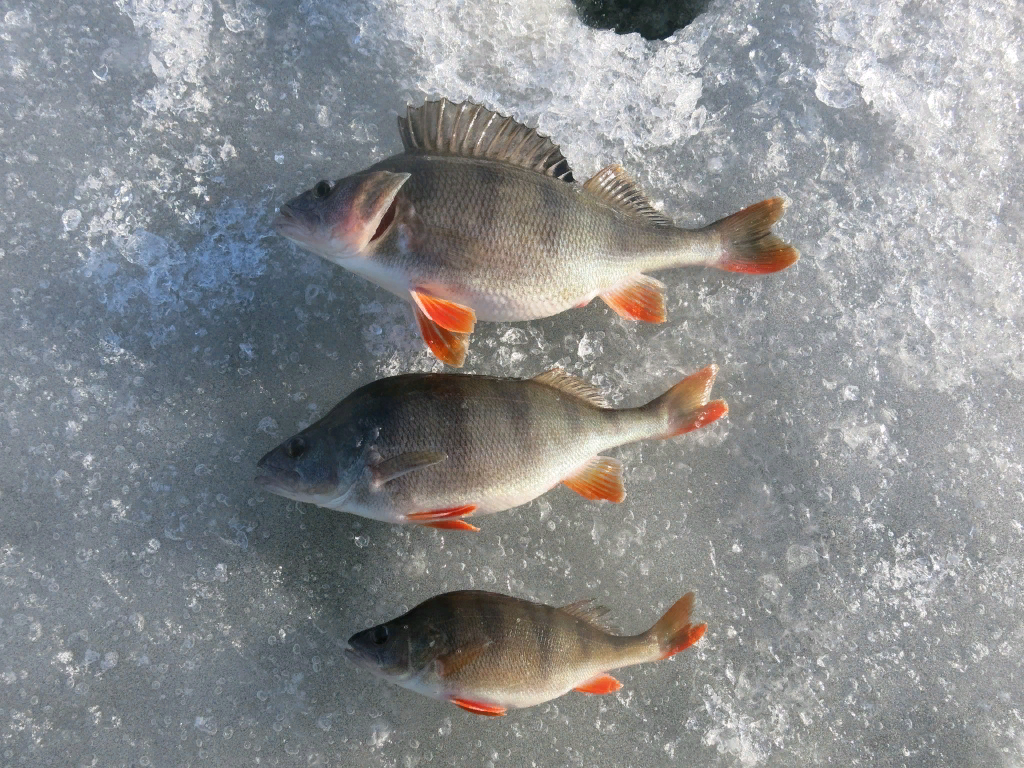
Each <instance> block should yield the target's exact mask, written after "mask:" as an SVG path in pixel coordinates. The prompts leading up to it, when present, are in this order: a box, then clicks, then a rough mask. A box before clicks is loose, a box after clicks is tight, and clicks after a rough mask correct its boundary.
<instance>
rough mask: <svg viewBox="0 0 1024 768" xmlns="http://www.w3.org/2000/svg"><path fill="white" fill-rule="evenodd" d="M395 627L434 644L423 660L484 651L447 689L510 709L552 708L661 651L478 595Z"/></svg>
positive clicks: (449, 678) (426, 609) (443, 599)
mask: <svg viewBox="0 0 1024 768" xmlns="http://www.w3.org/2000/svg"><path fill="white" fill-rule="evenodd" d="M396 623H400V624H402V625H403V626H406V625H407V628H406V629H405V630H404V631H407V632H408V633H409V636H410V638H411V639H412V641H413V642H414V643H416V642H421V643H422V642H425V641H426V639H427V638H428V637H429V638H431V639H432V640H435V642H436V645H435V646H434V647H433V648H426V647H424V648H420V649H418V650H419V652H420V654H422V660H423V661H426V660H427V658H426V657H427V656H430V655H434V656H436V655H439V654H440V655H444V654H448V653H451V652H452V651H454V650H456V649H457V650H459V651H461V652H467V651H468V652H469V653H470V654H473V652H474V650H475V649H477V648H482V649H483V650H482V651H481V652H480V653H479V654H476V655H474V656H473V659H472V661H470V662H468V663H466V664H465V665H463V666H460V667H459V668H458V669H455V670H452V671H451V672H450V673H449V674H447V675H446V676H445V678H444V680H443V684H444V686H445V687H446V688H448V689H449V690H452V691H453V692H457V693H458V694H460V695H464V696H465V695H469V696H470V697H472V695H474V694H475V695H477V696H479V697H481V698H484V699H490V700H497V701H501V702H503V703H506V704H509V705H511V706H520V707H522V706H530V705H532V704H535V703H539V702H541V701H547V700H549V699H552V698H554V697H556V696H559V695H561V694H562V693H565V692H566V691H568V690H570V689H572V688H574V687H576V686H577V685H580V684H581V683H583V682H585V681H587V680H589V679H590V678H592V677H593V676H595V675H597V674H599V673H601V672H602V671H604V670H606V669H608V668H610V667H617V666H621V665H625V664H630V663H636V662H638V661H646V660H649V659H650V658H651V656H652V655H654V653H655V652H656V651H655V649H654V648H653V647H652V645H651V643H650V641H649V640H647V638H645V637H644V636H632V637H631V636H618V635H613V634H611V633H609V632H605V631H604V630H602V629H600V628H598V627H595V626H594V625H592V624H589V623H587V622H585V621H582V620H580V619H578V618H576V617H574V616H571V615H569V614H567V613H566V612H564V611H562V610H561V609H559V608H555V607H553V606H549V605H544V604H542V603H534V602H530V601H528V600H520V599H517V598H514V597H508V596H505V595H500V594H496V593H488V592H479V591H472V590H470V591H462V592H453V593H448V594H445V595H439V596H438V597H436V598H432V599H430V600H427V601H426V602H424V603H422V604H421V605H419V606H417V607H416V608H415V609H413V610H412V611H410V612H409V614H407V615H406V616H404V617H402V619H401V620H400V621H399V622H396ZM456 658H457V657H456Z"/></svg>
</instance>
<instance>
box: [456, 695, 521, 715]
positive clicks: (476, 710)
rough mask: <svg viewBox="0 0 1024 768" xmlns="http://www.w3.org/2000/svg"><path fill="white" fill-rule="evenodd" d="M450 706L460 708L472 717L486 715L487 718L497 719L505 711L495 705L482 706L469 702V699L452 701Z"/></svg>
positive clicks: (481, 703)
mask: <svg viewBox="0 0 1024 768" xmlns="http://www.w3.org/2000/svg"><path fill="white" fill-rule="evenodd" d="M452 704H454V705H455V706H457V707H462V708H463V709H464V710H466V711H467V712H472V713H473V714H474V715H488V716H489V717H498V716H499V715H504V714H505V712H506V711H507V710H506V709H505V708H504V707H499V706H497V705H496V704H484V703H483V702H479V701H471V700H470V699H457V698H455V699H452Z"/></svg>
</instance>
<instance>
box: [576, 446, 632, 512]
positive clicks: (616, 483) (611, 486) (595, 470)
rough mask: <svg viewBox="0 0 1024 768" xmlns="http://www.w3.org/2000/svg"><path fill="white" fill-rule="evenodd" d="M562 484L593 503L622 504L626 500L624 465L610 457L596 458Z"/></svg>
mask: <svg viewBox="0 0 1024 768" xmlns="http://www.w3.org/2000/svg"><path fill="white" fill-rule="evenodd" d="M562 482H563V483H565V485H566V486H567V487H568V488H570V489H571V490H573V491H576V493H578V494H579V495H580V496H582V497H584V498H586V499H590V500H591V501H599V500H604V501H614V502H620V501H622V500H623V499H624V498H626V490H625V489H624V488H623V487H622V463H621V462H620V461H619V460H618V459H612V458H609V457H608V456H595V457H594V458H592V459H591V460H590V461H588V462H587V463H586V464H584V465H583V466H582V467H580V468H579V469H577V470H576V471H575V472H573V473H572V474H571V475H569V477H567V478H565V479H564V480H563V481H562Z"/></svg>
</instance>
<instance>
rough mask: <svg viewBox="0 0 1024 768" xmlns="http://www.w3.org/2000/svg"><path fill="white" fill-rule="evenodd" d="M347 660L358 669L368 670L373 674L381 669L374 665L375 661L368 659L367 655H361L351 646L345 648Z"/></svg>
mask: <svg viewBox="0 0 1024 768" xmlns="http://www.w3.org/2000/svg"><path fill="white" fill-rule="evenodd" d="M343 652H344V654H345V658H346V659H348V660H349V661H351V662H352V663H353V664H355V665H356V666H357V667H362V668H363V669H368V670H370V671H371V672H377V671H378V669H379V667H378V666H377V664H375V663H374V661H373V659H370V658H368V657H367V656H366V655H365V654H363V653H360V652H359V651H357V650H356V649H355V648H353V647H352V646H351V645H347V646H345V648H344V651H343Z"/></svg>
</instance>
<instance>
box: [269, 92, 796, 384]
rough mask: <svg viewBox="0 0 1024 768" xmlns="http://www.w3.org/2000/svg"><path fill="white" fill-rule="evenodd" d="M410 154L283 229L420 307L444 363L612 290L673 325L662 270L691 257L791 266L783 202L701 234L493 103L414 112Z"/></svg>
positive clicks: (307, 196)
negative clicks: (517, 326) (493, 326)
mask: <svg viewBox="0 0 1024 768" xmlns="http://www.w3.org/2000/svg"><path fill="white" fill-rule="evenodd" d="M398 129H399V133H400V134H401V137H402V143H403V144H404V147H405V151H404V152H402V153H401V154H398V155H394V156H392V157H389V158H387V159H386V160H382V161H381V162H379V163H377V164H375V165H373V166H371V167H370V168H367V169H366V170H364V171H360V172H359V173H355V174H353V175H351V176H346V177H345V178H343V179H339V180H337V181H335V182H330V181H320V182H318V183H317V184H316V185H314V186H313V187H312V188H311V189H309V190H308V191H306V192H304V193H303V194H301V195H299V196H298V197H295V198H294V199H292V200H289V201H288V202H287V203H286V204H284V205H282V206H281V208H280V212H279V214H278V216H277V218H276V219H275V221H274V226H275V228H276V229H277V231H278V232H279V233H281V234H282V235H284V236H285V237H287V238H289V239H290V240H293V241H294V242H296V243H298V244H299V245H301V246H302V247H304V248H307V249H309V250H311V251H313V252H314V253H316V254H319V255H320V256H322V257H323V258H325V259H327V260H328V261H332V262H334V263H336V264H339V265H341V266H343V267H345V268H346V269H349V270H351V271H352V272H355V273H356V274H358V275H362V276H363V277H365V278H366V279H368V280H371V281H373V282H374V283H376V284H377V285H380V286H381V287H383V288H385V289H386V290H388V291H390V292H391V293H393V294H395V295H396V296H398V297H400V298H402V299H405V300H407V301H409V302H410V304H411V305H412V308H413V313H414V314H415V316H416V320H417V322H418V324H419V328H420V332H421V333H422V335H423V339H424V341H425V342H426V344H427V346H428V347H429V348H430V350H431V351H432V352H433V353H434V354H435V355H436V356H437V357H438V358H439V359H440V360H442V361H443V362H445V363H447V364H449V365H452V366H461V365H462V363H463V361H464V360H465V357H466V350H467V349H468V345H469V334H470V333H471V332H472V330H473V327H474V324H475V323H476V321H477V320H486V321H517V320H533V319H536V318H542V317H549V316H551V315H555V314H558V313H559V312H562V311H564V310H567V309H569V308H571V307H582V306H585V305H586V304H587V303H589V302H590V301H591V300H592V299H593V298H594V297H596V296H599V297H600V298H601V299H602V300H604V302H605V303H607V304H608V306H610V307H611V308H612V309H613V310H615V311H616V312H617V313H618V314H620V315H622V316H623V317H627V318H633V319H636V320H644V321H647V322H652V323H660V322H664V320H665V300H664V285H663V284H662V283H660V282H658V281H657V280H655V279H654V278H652V277H649V276H648V275H647V274H646V273H647V272H653V271H657V270H662V269H669V268H672V267H680V266H686V265H706V266H711V267H717V268H718V269H724V270H729V271H732V272H747V273H767V272H776V271H778V270H781V269H785V268H786V267H788V266H790V265H791V264H793V262H795V261H796V260H797V258H798V257H799V253H798V252H797V250H796V249H795V248H793V247H792V246H790V245H788V244H786V243H785V242H783V241H782V240H781V239H780V238H779V237H778V236H776V235H775V234H773V233H772V231H771V227H772V225H773V224H774V223H775V222H776V221H777V220H778V219H779V217H780V216H781V215H782V213H783V211H784V209H785V207H786V203H785V201H784V200H783V199H782V198H773V199H770V200H764V201H762V202H760V203H757V204H756V205H752V206H750V207H749V208H745V209H744V210H742V211H740V212H738V213H734V214H733V215H731V216H728V217H726V218H724V219H721V220H719V221H716V222H714V223H713V224H709V225H708V226H706V227H702V228H700V229H682V228H680V227H676V226H674V225H673V224H672V222H671V221H670V220H669V219H668V217H666V216H665V215H664V214H663V213H661V212H659V211H657V210H656V209H655V208H654V206H653V205H652V204H651V202H650V201H649V200H648V199H647V197H646V196H645V195H644V193H643V192H642V191H641V190H640V188H639V187H638V186H637V184H636V183H635V182H634V181H633V180H632V179H631V178H630V177H629V176H628V175H627V174H626V172H625V171H624V170H623V169H622V167H621V166H619V165H609V166H608V167H607V168H605V169H604V170H601V171H599V172H598V173H597V174H596V175H594V176H593V177H592V178H591V179H590V180H589V181H587V182H586V183H585V184H582V185H580V184H577V183H575V182H574V180H573V176H572V172H571V170H570V169H569V164H568V162H567V161H566V159H565V158H564V157H563V156H562V153H561V151H560V150H559V148H558V147H557V146H555V144H553V143H552V141H551V140H550V139H549V138H547V137H545V136H541V135H540V134H538V133H537V132H536V131H534V130H533V129H531V128H528V127H526V126H524V125H522V124H520V123H518V122H516V121H515V120H513V119H512V118H509V117H504V116H502V115H499V114H498V113H496V112H492V111H491V110H489V109H486V108H484V107H482V106H480V105H479V104H473V103H472V102H468V101H466V102H463V103H461V104H453V103H452V102H450V101H448V100H446V99H442V100H440V101H432V102H427V103H426V104H424V105H423V106H421V107H416V108H412V107H410V108H409V109H408V114H407V116H406V117H400V118H398Z"/></svg>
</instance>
